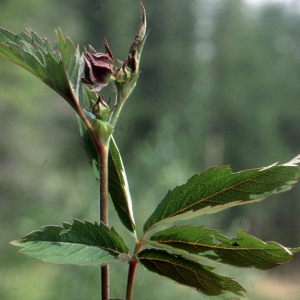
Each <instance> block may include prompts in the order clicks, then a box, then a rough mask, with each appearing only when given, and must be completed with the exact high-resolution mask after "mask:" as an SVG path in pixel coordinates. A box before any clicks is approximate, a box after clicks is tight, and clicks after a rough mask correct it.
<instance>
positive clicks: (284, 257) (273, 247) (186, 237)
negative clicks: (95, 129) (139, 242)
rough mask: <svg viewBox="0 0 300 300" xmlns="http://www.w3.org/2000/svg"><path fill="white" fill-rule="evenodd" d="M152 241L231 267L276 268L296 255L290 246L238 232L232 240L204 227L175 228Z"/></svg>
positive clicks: (154, 243)
mask: <svg viewBox="0 0 300 300" xmlns="http://www.w3.org/2000/svg"><path fill="white" fill-rule="evenodd" d="M148 242H149V243H150V244H152V245H154V246H157V247H161V248H167V249H172V251H174V252H176V253H178V254H184V255H187V253H189V254H197V255H198V256H199V257H202V258H208V259H213V260H215V261H218V262H222V263H226V264H229V265H233V266H237V267H253V268H257V269H261V270H267V269H271V268H273V267H276V266H278V265H280V264H282V263H285V262H287V261H289V260H290V259H291V258H292V256H293V255H292V253H291V252H290V250H289V249H287V248H286V247H283V246H281V245H280V244H278V243H275V242H266V243H264V242H263V241H261V240H259V239H257V238H255V237H253V236H251V235H248V234H246V233H245V232H244V231H242V230H237V237H236V238H232V239H230V238H228V237H226V236H224V235H222V234H220V233H219V231H217V230H209V229H205V228H204V226H201V227H190V226H182V227H177V226H174V227H172V228H169V229H166V230H163V231H159V232H157V233H155V234H153V235H152V236H151V238H150V241H148ZM178 250H179V251H178ZM182 250H184V251H182Z"/></svg>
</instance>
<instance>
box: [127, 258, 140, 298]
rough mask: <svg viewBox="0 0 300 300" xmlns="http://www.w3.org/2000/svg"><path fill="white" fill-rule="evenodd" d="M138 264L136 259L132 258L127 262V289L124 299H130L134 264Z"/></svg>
mask: <svg viewBox="0 0 300 300" xmlns="http://www.w3.org/2000/svg"><path fill="white" fill-rule="evenodd" d="M137 265H138V260H137V259H135V260H132V261H130V262H129V270H128V277H127V291H126V300H131V299H132V294H133V282H134V275H135V270H136V266H137Z"/></svg>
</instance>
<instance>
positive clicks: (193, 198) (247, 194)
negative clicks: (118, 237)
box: [144, 155, 300, 232]
mask: <svg viewBox="0 0 300 300" xmlns="http://www.w3.org/2000/svg"><path fill="white" fill-rule="evenodd" d="M299 163H300V155H299V156H297V157H295V158H294V159H293V160H292V161H290V162H288V163H286V164H283V165H277V164H274V165H271V166H269V167H266V168H261V169H252V170H247V171H242V172H238V173H232V171H231V169H230V168H229V167H228V166H222V167H214V168H211V169H208V170H207V171H205V172H203V173H202V174H196V175H194V176H193V177H191V178H190V179H189V180H188V182H187V183H185V184H183V185H180V186H177V187H176V188H174V189H173V190H170V191H169V192H168V193H167V195H166V196H165V197H164V198H163V200H162V201H161V203H160V204H159V205H158V206H157V208H156V209H155V211H154V212H153V214H152V215H151V216H150V217H149V219H148V220H147V221H146V223H145V225H144V232H145V231H148V230H150V229H152V228H153V226H154V225H155V226H157V225H161V224H164V223H169V222H173V221H175V220H183V219H187V218H193V217H196V216H199V215H203V214H208V213H215V212H217V211H220V210H223V209H226V208H229V207H232V206H236V205H241V204H246V203H253V202H257V201H261V200H263V199H265V198H266V197H268V196H270V195H272V194H273V193H279V192H283V191H287V190H289V189H290V188H291V187H292V184H294V183H295V182H296V179H298V178H299V177H300V168H299Z"/></svg>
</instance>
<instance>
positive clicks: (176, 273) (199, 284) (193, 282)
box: [138, 249, 245, 299]
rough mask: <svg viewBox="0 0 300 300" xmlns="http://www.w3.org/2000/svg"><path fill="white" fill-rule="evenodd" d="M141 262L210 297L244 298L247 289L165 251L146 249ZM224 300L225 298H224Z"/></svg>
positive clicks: (140, 255)
mask: <svg viewBox="0 0 300 300" xmlns="http://www.w3.org/2000/svg"><path fill="white" fill-rule="evenodd" d="M138 257H139V261H140V262H141V263H142V264H143V265H144V266H145V267H146V268H147V269H148V270H150V271H152V272H155V273H157V274H159V275H162V276H165V277H168V278H170V279H172V280H174V281H176V282H178V283H180V284H183V285H186V286H189V287H192V288H195V289H197V290H198V291H199V292H201V293H203V294H205V295H209V296H221V295H222V294H223V293H224V292H225V291H229V292H232V293H234V294H235V295H236V296H241V297H243V296H244V295H243V294H242V292H245V289H244V287H243V286H242V285H240V284H239V283H238V282H236V281H235V280H233V279H231V278H229V277H224V276H221V275H219V274H216V273H214V272H212V270H213V269H214V268H212V267H209V266H203V265H200V264H198V263H197V262H195V261H193V260H189V259H186V258H183V257H180V256H175V255H172V254H170V253H168V252H166V251H163V250H156V249H146V250H143V251H141V252H140V253H139V254H138ZM222 299H224V298H222Z"/></svg>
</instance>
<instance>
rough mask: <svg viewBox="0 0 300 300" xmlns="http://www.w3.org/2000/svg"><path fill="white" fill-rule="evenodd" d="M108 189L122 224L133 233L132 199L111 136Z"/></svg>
mask: <svg viewBox="0 0 300 300" xmlns="http://www.w3.org/2000/svg"><path fill="white" fill-rule="evenodd" d="M108 190H109V194H110V196H111V199H112V202H113V204H114V206H115V209H116V211H117V213H118V215H119V218H120V220H121V221H122V223H123V225H124V226H125V227H126V228H127V229H128V230H129V231H131V232H132V233H134V234H135V222H134V217H133V210H132V200H131V196H130V192H129V185H128V182H127V176H126V173H125V169H124V165H123V162H122V158H121V155H120V152H119V149H118V147H117V145H116V143H115V141H114V138H113V137H111V140H110V144H109V156H108Z"/></svg>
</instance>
